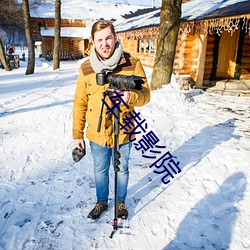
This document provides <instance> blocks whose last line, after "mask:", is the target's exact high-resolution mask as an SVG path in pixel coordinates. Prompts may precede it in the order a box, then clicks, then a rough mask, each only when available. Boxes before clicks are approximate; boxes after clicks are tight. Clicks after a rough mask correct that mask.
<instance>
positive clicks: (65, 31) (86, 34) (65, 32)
mask: <svg viewBox="0 0 250 250" xmlns="http://www.w3.org/2000/svg"><path fill="white" fill-rule="evenodd" d="M54 33H55V29H54V28H46V29H44V28H41V35H42V36H54ZM61 37H78V38H82V39H89V38H90V37H91V28H83V27H62V28H61Z"/></svg>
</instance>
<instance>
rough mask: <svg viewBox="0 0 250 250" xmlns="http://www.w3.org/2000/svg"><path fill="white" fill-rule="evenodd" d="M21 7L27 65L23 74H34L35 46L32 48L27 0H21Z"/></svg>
mask: <svg viewBox="0 0 250 250" xmlns="http://www.w3.org/2000/svg"><path fill="white" fill-rule="evenodd" d="M22 8H23V18H24V30H25V36H26V41H27V44H28V66H27V69H26V72H25V74H26V75H30V74H34V70H35V48H34V41H33V37H32V29H31V21H30V9H29V1H28V0H22Z"/></svg>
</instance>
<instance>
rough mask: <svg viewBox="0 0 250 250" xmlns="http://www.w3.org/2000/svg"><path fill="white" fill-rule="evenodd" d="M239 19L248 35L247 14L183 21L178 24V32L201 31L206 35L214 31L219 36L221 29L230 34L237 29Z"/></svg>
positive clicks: (248, 20)
mask: <svg viewBox="0 0 250 250" xmlns="http://www.w3.org/2000/svg"><path fill="white" fill-rule="evenodd" d="M240 20H243V25H242V29H243V30H245V32H246V33H247V34H248V35H250V17H249V16H241V17H226V18H216V19H209V20H203V21H199V22H197V21H196V22H183V23H181V24H180V29H179V33H181V34H185V35H187V34H189V33H191V32H193V33H201V32H203V34H204V35H205V36H206V35H207V34H212V33H213V32H214V31H215V32H216V34H217V35H219V36H220V35H221V34H222V32H223V31H227V32H229V33H230V34H231V36H232V35H233V34H234V32H235V31H236V30H238V29H239V25H240Z"/></svg>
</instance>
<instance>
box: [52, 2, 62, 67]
mask: <svg viewBox="0 0 250 250" xmlns="http://www.w3.org/2000/svg"><path fill="white" fill-rule="evenodd" d="M60 33H61V0H55V40H54V49H53V69H54V70H55V69H58V68H60V58H59V48H60V37H61V35H60Z"/></svg>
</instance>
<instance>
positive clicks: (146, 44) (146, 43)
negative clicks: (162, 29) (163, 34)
mask: <svg viewBox="0 0 250 250" xmlns="http://www.w3.org/2000/svg"><path fill="white" fill-rule="evenodd" d="M137 52H138V53H155V38H142V39H138V40H137Z"/></svg>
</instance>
